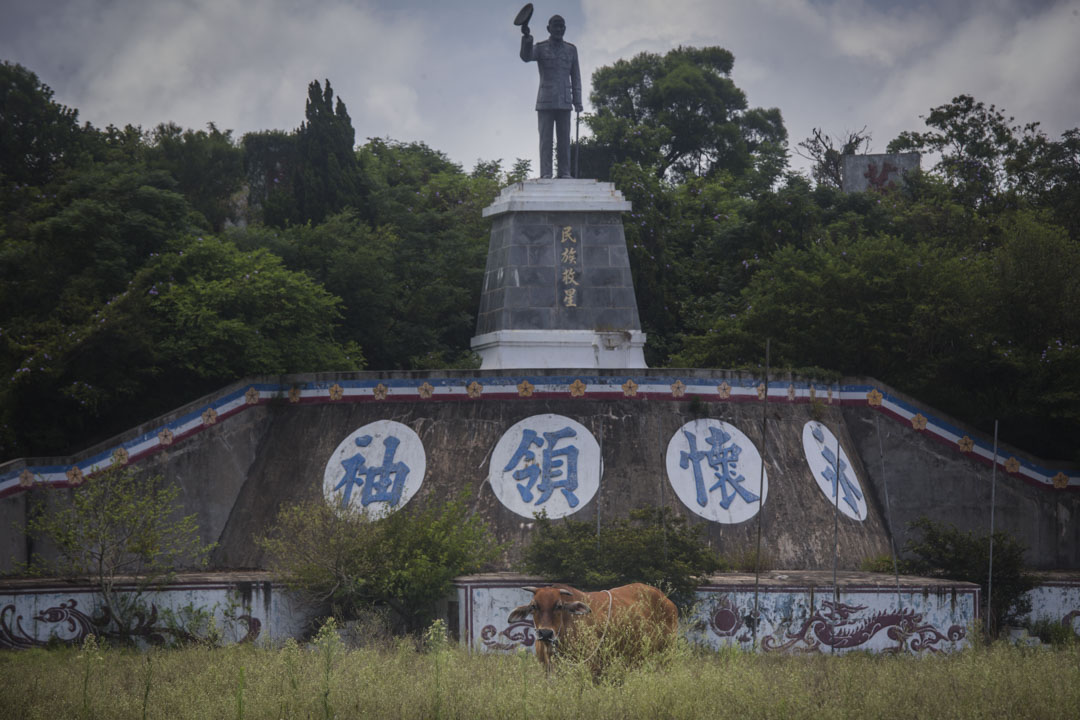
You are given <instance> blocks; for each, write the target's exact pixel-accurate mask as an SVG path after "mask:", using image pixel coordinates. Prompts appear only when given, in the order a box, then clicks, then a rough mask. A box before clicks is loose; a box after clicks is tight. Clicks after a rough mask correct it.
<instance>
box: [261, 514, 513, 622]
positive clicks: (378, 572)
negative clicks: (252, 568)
mask: <svg viewBox="0 0 1080 720" xmlns="http://www.w3.org/2000/svg"><path fill="white" fill-rule="evenodd" d="M411 510H412V509H411V508H406V509H405V510H401V511H399V512H395V513H392V514H390V515H388V516H386V517H383V518H379V519H370V518H368V517H367V516H366V515H364V513H362V512H359V511H355V510H352V509H342V508H338V507H331V506H330V505H328V504H327V503H326V502H325V501H324V500H323V499H322V498H319V499H317V500H311V501H307V502H301V503H297V504H293V505H287V506H285V507H283V508H282V510H281V512H280V513H279V514H278V517H277V520H276V521H275V523H274V525H273V526H272V528H271V529H270V531H269V532H268V533H267V535H266V536H265V537H262V538H260V539H259V540H258V543H259V545H260V546H261V547H262V548H263V550H265V551H266V553H267V556H268V559H269V564H270V568H271V569H272V570H273V571H274V572H275V573H276V574H277V575H278V577H279V578H280V579H281V580H282V581H283V582H284V583H285V585H286V586H287V587H288V588H289V589H290V590H293V591H295V592H298V593H300V594H301V595H302V596H303V597H304V598H305V599H306V600H307V601H309V602H312V603H315V604H317V605H320V606H322V607H323V608H324V609H325V610H327V611H329V613H330V614H332V615H335V616H338V617H341V618H344V619H352V618H354V617H356V616H357V615H358V614H360V613H362V612H363V611H364V610H367V609H369V608H371V607H372V606H388V607H390V608H391V609H392V610H393V611H394V613H395V614H396V615H397V616H398V617H399V618H400V620H401V621H402V622H403V623H404V624H405V626H406V627H407V628H408V629H409V630H416V629H419V628H422V627H424V626H426V624H427V623H428V621H429V620H430V619H431V617H432V614H433V610H434V607H435V603H436V602H437V601H439V600H440V599H442V598H443V597H445V596H446V595H447V593H449V592H450V589H451V587H452V585H451V582H452V580H453V579H454V578H455V577H457V576H458V575H465V574H468V573H471V572H477V571H479V570H482V569H483V568H484V567H485V566H487V565H489V564H491V563H493V562H494V561H495V560H496V559H497V558H498V556H499V554H500V553H501V552H502V550H503V548H502V547H501V546H500V545H498V544H497V543H496V542H495V539H494V537H493V536H492V534H491V531H490V530H489V528H488V526H487V524H486V523H485V522H484V520H483V518H481V517H480V516H478V515H470V514H469V511H468V508H467V507H466V506H465V503H464V502H462V501H460V500H452V501H449V502H446V503H445V504H443V505H439V506H435V507H429V508H426V509H424V510H420V511H411Z"/></svg>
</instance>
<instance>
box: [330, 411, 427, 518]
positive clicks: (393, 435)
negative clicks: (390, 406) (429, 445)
mask: <svg viewBox="0 0 1080 720" xmlns="http://www.w3.org/2000/svg"><path fill="white" fill-rule="evenodd" d="M426 471H427V455H426V454H425V452H424V443H423V442H421V441H420V436H418V435H417V434H416V433H415V432H413V430H412V428H410V427H409V426H408V425H403V424H402V423H399V422H394V421H393V420H379V421H378V422H373V423H369V424H367V425H364V426H363V427H361V428H358V429H357V430H354V431H353V432H352V433H350V434H349V435H348V437H346V438H345V439H344V440H342V441H341V443H340V444H338V446H337V448H335V449H334V452H333V454H332V455H331V456H330V460H329V461H327V463H326V470H325V472H324V474H323V496H324V497H325V498H326V501H327V502H328V503H330V504H331V505H333V506H334V507H341V508H353V509H359V510H360V511H361V512H363V513H364V514H365V515H368V516H369V517H383V516H385V515H388V514H389V513H392V512H394V511H395V510H399V509H400V508H402V507H403V506H404V505H405V503H407V502H409V500H410V499H411V498H412V496H413V495H415V494H416V491H417V490H419V489H420V486H421V485H422V484H423V482H424V473H425V472H426Z"/></svg>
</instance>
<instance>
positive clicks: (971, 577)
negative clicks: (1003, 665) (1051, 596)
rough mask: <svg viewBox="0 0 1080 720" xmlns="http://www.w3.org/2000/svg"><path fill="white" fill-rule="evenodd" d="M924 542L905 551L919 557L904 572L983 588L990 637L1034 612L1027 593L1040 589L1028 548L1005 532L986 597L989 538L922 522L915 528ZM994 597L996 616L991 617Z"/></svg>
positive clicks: (998, 539)
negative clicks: (1030, 567) (1026, 557)
mask: <svg viewBox="0 0 1080 720" xmlns="http://www.w3.org/2000/svg"><path fill="white" fill-rule="evenodd" d="M910 527H911V529H912V530H916V531H918V532H920V533H921V535H922V536H921V538H919V539H914V538H913V539H910V540H908V541H907V545H906V546H905V547H906V550H907V551H908V552H909V553H911V554H913V555H914V556H915V557H914V558H912V559H909V560H907V561H905V562H904V563H903V565H902V566H901V567H900V571H901V572H910V573H917V574H919V575H927V576H929V577H940V578H949V579H951V580H964V581H966V582H972V583H978V585H979V587H980V588H982V603H983V605H982V608H981V613H982V616H983V617H984V618H987V619H988V622H989V629H990V631H991V633H994V634H996V633H997V631H998V629H1000V628H1001V627H1003V626H1004V625H1017V624H1019V620H1020V618H1022V617H1023V616H1025V615H1027V614H1028V613H1029V612H1030V611H1031V600H1030V599H1029V598H1028V596H1027V591H1028V590H1031V589H1032V588H1033V587H1035V580H1034V577H1033V576H1032V575H1031V574H1029V573H1028V572H1027V569H1026V566H1025V565H1024V552H1025V551H1026V550H1027V548H1026V547H1025V546H1024V544H1023V543H1021V542H1020V541H1018V540H1017V539H1016V538H1014V537H1013V536H1011V535H1009V534H1008V533H1005V532H996V533H994V574H993V590H992V594H990V595H988V594H987V589H988V588H987V585H988V582H987V580H988V575H989V573H990V537H989V535H976V534H975V533H973V532H971V531H970V530H969V531H967V532H963V531H961V530H958V529H957V528H956V527H955V526H953V525H947V524H943V523H938V522H934V521H933V520H930V519H929V518H927V517H921V518H919V519H917V520H914V521H912V522H911V523H910ZM987 597H989V598H990V601H991V602H990V612H991V616H989V617H987V614H986V599H987Z"/></svg>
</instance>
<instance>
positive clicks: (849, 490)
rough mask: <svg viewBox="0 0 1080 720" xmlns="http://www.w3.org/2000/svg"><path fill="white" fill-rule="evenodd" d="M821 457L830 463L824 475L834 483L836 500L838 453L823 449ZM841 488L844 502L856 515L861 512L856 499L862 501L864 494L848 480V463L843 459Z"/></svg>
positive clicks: (833, 494) (841, 461)
mask: <svg viewBox="0 0 1080 720" xmlns="http://www.w3.org/2000/svg"><path fill="white" fill-rule="evenodd" d="M821 456H822V457H823V458H825V460H826V461H827V462H828V463H829V467H827V468H825V471H824V472H823V473H822V475H824V476H825V479H826V480H828V481H829V482H831V483H832V496H833V498H836V453H834V452H833V451H832V450H830V449H829V448H827V447H826V448H822V449H821ZM840 486H841V487H843V488H844V502H846V503H847V504H848V505H850V506H851V509H852V510H854V511H855V512H856V513H857V512H859V506H858V505H857V504H856V502H855V501H856V499H858V500H862V493H861V492H859V489H858V488H857V487H855V485H854V484H852V482H851V480H849V479H848V476H847V463H846V462H844V459H843V458H841V459H840ZM852 496H854V497H852Z"/></svg>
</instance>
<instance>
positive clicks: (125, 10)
mask: <svg viewBox="0 0 1080 720" xmlns="http://www.w3.org/2000/svg"><path fill="white" fill-rule="evenodd" d="M522 4H523V3H521V2H518V0H462V1H461V2H452V1H450V0H396V1H394V0H0V18H2V21H0V59H3V60H8V61H10V62H17V63H20V64H22V65H24V66H26V67H28V68H29V69H31V70H33V71H34V72H35V73H37V74H38V76H39V77H40V78H41V80H42V81H43V82H44V83H46V84H47V85H49V86H50V87H52V88H53V90H54V91H55V93H56V100H57V101H58V102H61V103H63V104H65V105H68V106H69V107H74V108H77V109H78V110H79V117H80V119H81V120H83V121H90V122H91V123H93V124H94V125H95V126H98V127H104V126H105V125H108V124H109V123H113V124H116V125H124V124H127V123H131V124H136V125H142V126H143V128H145V129H150V128H152V127H154V126H155V125H157V124H158V123H161V122H168V121H172V122H175V123H177V124H179V125H181V126H183V127H190V128H203V127H205V126H206V124H207V123H208V122H214V123H215V124H217V126H218V127H219V128H222V129H226V128H229V129H232V130H233V132H234V134H235V135H236V136H237V137H239V136H240V135H242V134H243V133H245V132H250V131H253V130H264V129H280V130H293V129H295V128H296V127H297V126H298V125H299V124H300V122H301V121H302V120H303V119H304V101H305V98H306V93H307V85H308V83H310V82H311V81H312V80H313V79H318V80H320V81H322V80H323V79H325V78H329V79H330V83H331V85H332V86H333V88H334V91H335V93H336V94H337V95H338V96H340V97H341V98H342V99H343V100H344V102H345V104H346V105H347V107H348V110H349V114H350V116H351V117H352V120H353V126H354V127H355V128H356V139H357V143H358V144H361V143H363V142H364V141H365V139H366V138H368V137H383V138H387V137H388V138H392V139H395V140H402V141H413V140H419V141H423V142H425V143H427V144H428V145H429V146H431V147H433V148H435V149H437V150H441V151H443V152H445V153H446V154H447V155H448V156H449V157H450V158H451V159H452V160H454V161H455V162H458V163H460V164H462V165H463V166H464V167H465V169H466V170H469V169H471V168H472V167H473V165H474V164H475V163H476V161H477V159H484V160H493V159H499V158H501V159H502V160H503V161H504V163H505V165H506V166H509V164H510V163H511V162H512V161H513V159H514V158H516V157H525V158H530V159H532V161H533V170H534V172H535V171H536V167H537V154H538V153H537V148H536V145H537V141H536V120H535V112H534V111H533V103H534V101H535V97H536V85H537V71H536V67H535V65H533V64H529V65H526V64H525V63H522V62H521V61H520V60H519V59H518V56H517V54H518V46H519V43H520V37H521V34H520V31H519V30H518V29H517V28H515V27H514V26H513V25H512V20H513V18H514V15H515V14H516V13H517V11H518V10H519V9H520V7H521V5H522ZM533 4H534V5H535V6H536V15H535V17H534V18H533V21H532V23H531V26H532V29H533V34H534V36H536V37H537V39H541V38H542V37H544V36H546V32H545V30H544V26H545V25H546V24H547V18H548V17H550V16H551V15H552V14H554V13H559V14H561V15H562V16H563V17H565V18H566V24H567V31H566V39H567V40H569V41H570V42H572V43H574V44H575V45H577V47H578V55H579V58H580V60H581V65H582V67H581V70H582V79H583V81H584V83H585V95H586V103H585V105H586V107H585V109H586V112H588V111H589V110H590V106H589V103H588V92H589V85H590V77H591V75H592V72H593V70H595V69H596V68H597V67H600V66H603V65H607V64H610V63H612V62H614V61H615V60H617V59H619V58H630V57H632V56H633V55H635V54H637V53H639V52H642V51H650V52H657V53H664V52H666V51H668V50H670V49H672V48H674V47H676V46H678V45H691V46H698V47H701V46H706V45H719V46H721V47H724V48H727V49H728V50H731V51H732V52H733V53H734V54H735V68H734V71H733V74H732V77H733V79H734V81H735V84H736V85H738V86H739V87H740V88H742V89H743V90H744V91H745V92H746V94H747V97H748V100H749V102H750V105H751V106H760V107H778V108H780V110H781V112H782V113H783V117H784V122H785V124H786V126H787V129H788V134H789V139H790V146H791V148H792V149H794V147H795V144H796V143H797V142H798V141H800V140H802V139H804V138H806V137H807V136H808V135H809V134H810V132H811V129H812V128H814V127H820V128H823V129H824V130H825V131H826V132H827V133H829V134H832V135H834V136H837V135H840V134H842V133H843V132H844V131H846V130H858V129H861V128H862V127H863V126H866V128H867V130H868V131H869V132H870V133H871V134H872V136H873V144H872V150H873V151H879V152H881V151H884V149H885V146H886V144H887V143H888V142H889V140H891V139H892V138H893V137H895V136H896V135H897V134H898V133H899V132H900V131H902V130H918V129H923V127H924V126H923V123H922V121H921V120H920V119H919V116H920V115H925V114H926V113H927V112H928V110H929V109H930V108H932V107H935V106H938V105H942V104H944V103H946V102H948V101H949V100H950V99H951V98H952V97H954V96H955V95H958V94H960V93H968V94H971V95H974V96H975V97H976V99H978V100H982V101H983V102H985V103H986V104H988V105H989V104H991V103H992V104H996V105H997V106H998V107H1001V108H1004V109H1005V110H1006V111H1007V112H1008V114H1010V115H1013V116H1015V117H1016V119H1017V121H1018V122H1022V123H1027V122H1032V121H1040V122H1041V123H1042V126H1043V128H1044V130H1045V131H1046V132H1047V133H1048V134H1050V135H1051V136H1052V137H1054V138H1057V137H1059V136H1060V135H1061V133H1062V132H1064V131H1065V130H1067V129H1069V128H1072V127H1076V126H1078V125H1080V0H1057V1H1054V0H936V1H931V2H923V1H922V0H909V1H908V2H886V1H884V0H753V1H751V0H551V2H543V1H541V2H535V3H533ZM792 154H793V156H794V153H792ZM792 164H793V165H794V166H796V167H804V166H805V162H804V161H801V160H800V159H799V158H797V157H793V159H792Z"/></svg>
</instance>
